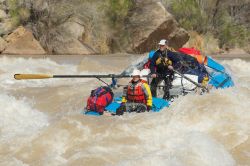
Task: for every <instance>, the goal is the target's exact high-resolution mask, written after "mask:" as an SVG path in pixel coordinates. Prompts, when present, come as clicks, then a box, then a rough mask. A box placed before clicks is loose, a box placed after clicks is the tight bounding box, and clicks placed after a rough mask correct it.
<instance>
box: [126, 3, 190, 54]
mask: <svg viewBox="0 0 250 166" xmlns="http://www.w3.org/2000/svg"><path fill="white" fill-rule="evenodd" d="M128 25H129V26H128V28H127V30H128V31H129V32H130V33H129V34H130V41H131V42H130V45H129V46H128V48H129V49H130V50H129V51H130V52H134V51H135V52H138V53H143V52H148V51H150V50H151V49H154V48H156V47H157V43H158V42H159V41H160V40H161V39H167V40H169V43H170V46H172V47H173V48H175V49H178V48H180V47H182V46H183V45H184V44H185V43H186V42H187V41H188V39H189V36H188V33H187V32H186V31H185V30H184V29H182V28H181V27H179V25H178V23H177V22H176V20H175V19H174V17H173V16H172V15H171V14H170V13H169V12H168V11H167V10H166V9H165V7H164V6H163V5H162V3H161V2H158V1H152V0H146V1H137V2H136V7H135V9H134V11H133V12H132V15H131V16H130V17H129V18H128Z"/></svg>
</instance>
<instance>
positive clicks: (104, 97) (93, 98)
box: [86, 87, 114, 114]
mask: <svg viewBox="0 0 250 166" xmlns="http://www.w3.org/2000/svg"><path fill="white" fill-rule="evenodd" d="M113 96H114V94H113V92H112V90H111V89H110V88H109V87H99V88H97V89H95V90H92V91H91V95H90V96H89V98H88V101H87V107H86V109H87V110H88V111H95V112H98V113H100V114H102V113H103V111H104V110H105V107H106V106H108V105H109V104H110V103H111V102H112V100H113Z"/></svg>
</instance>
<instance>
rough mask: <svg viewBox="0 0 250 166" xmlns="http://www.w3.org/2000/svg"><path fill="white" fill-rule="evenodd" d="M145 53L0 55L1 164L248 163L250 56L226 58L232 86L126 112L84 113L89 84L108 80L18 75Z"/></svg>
mask: <svg viewBox="0 0 250 166" xmlns="http://www.w3.org/2000/svg"><path fill="white" fill-rule="evenodd" d="M140 58H141V57H138V56H115V55H113V56H87V57H81V58H79V57H72V58H70V57H60V56H58V57H51V58H43V57H37V58H23V57H4V56H3V57H0V92H1V93H0V108H1V110H0V165H3V166H7V165H8V166H9V165H10V166H12V165H13V166H16V165H17V166H19V165H20V166H28V165H32V166H40V165H41V166H48V165H49V166H59V165H60V166H62V165H76V166H78V165H86V166H89V165H115V166H116V165H118V166H119V165H122V166H126V165H129V166H130V165H135V166H139V165H146V166H155V165H157V166H158V165H160V166H161V165H164V166H166V165H167V166H187V165H188V166H201V165H202V166H234V165H239V166H240V165H242V166H243V165H250V62H249V61H246V60H241V59H230V60H220V61H221V63H222V64H224V65H225V66H227V68H228V69H229V70H230V71H231V73H232V76H233V78H234V81H235V84H236V86H235V87H233V88H229V89H224V90H213V91H211V92H210V93H209V94H205V95H202V96H199V95H195V94H190V95H187V96H185V97H180V98H178V99H177V100H175V102H174V103H173V104H172V106H171V107H170V108H167V109H165V110H164V111H162V112H160V113H151V112H149V113H143V114H127V115H125V116H122V117H90V116H85V115H83V114H82V113H81V110H82V109H83V108H84V106H85V105H86V99H87V97H88V95H89V94H90V91H91V89H93V88H96V87H97V86H99V85H102V84H101V83H100V82H99V81H97V80H95V79H49V80H22V81H17V80H14V78H13V75H14V74H15V73H48V74H94V73H95V74H96V73H98V74H108V73H119V72H121V71H122V70H123V69H124V68H125V67H126V66H128V65H129V64H131V63H135V62H137V61H138V59H140ZM65 59H67V60H65ZM117 91H118V92H119V90H117Z"/></svg>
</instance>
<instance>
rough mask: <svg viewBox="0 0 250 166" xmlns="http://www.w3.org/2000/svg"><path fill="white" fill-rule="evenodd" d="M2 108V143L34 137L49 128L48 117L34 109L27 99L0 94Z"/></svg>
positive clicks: (0, 128)
mask: <svg viewBox="0 0 250 166" xmlns="http://www.w3.org/2000/svg"><path fill="white" fill-rule="evenodd" d="M0 108H1V110H0V131H1V137H0V140H1V141H10V140H11V139H13V138H18V137H19V138H21V137H26V136H32V135H34V134H36V133H37V132H38V131H39V129H41V128H43V127H45V126H48V118H47V116H46V115H45V114H44V113H42V112H39V111H38V110H36V109H34V108H32V104H31V103H30V102H28V101H27V100H26V99H16V98H15V97H13V96H10V95H7V94H0Z"/></svg>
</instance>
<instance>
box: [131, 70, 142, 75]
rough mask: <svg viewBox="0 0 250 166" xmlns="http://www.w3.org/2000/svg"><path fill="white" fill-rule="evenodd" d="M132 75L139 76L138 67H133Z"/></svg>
mask: <svg viewBox="0 0 250 166" xmlns="http://www.w3.org/2000/svg"><path fill="white" fill-rule="evenodd" d="M132 76H141V72H140V70H138V69H134V71H133V73H132Z"/></svg>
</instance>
